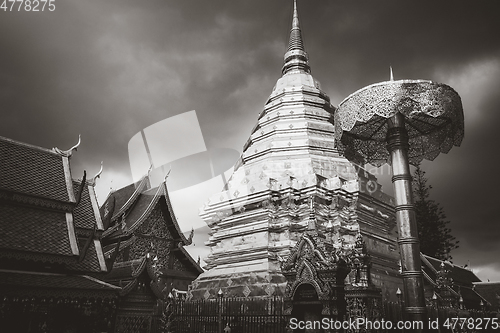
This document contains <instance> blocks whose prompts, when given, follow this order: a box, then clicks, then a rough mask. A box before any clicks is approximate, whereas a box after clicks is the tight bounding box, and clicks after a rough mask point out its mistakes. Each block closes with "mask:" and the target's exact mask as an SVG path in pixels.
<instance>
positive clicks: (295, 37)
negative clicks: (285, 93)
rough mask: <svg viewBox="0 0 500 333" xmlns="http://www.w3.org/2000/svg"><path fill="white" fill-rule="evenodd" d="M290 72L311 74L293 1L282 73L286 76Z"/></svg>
mask: <svg viewBox="0 0 500 333" xmlns="http://www.w3.org/2000/svg"><path fill="white" fill-rule="evenodd" d="M291 71H301V72H306V73H310V72H311V68H310V67H309V62H308V56H307V52H306V50H305V48H304V41H303V40H302V33H301V31H300V26H299V13H298V10H297V0H293V18H292V29H291V30H290V39H289V40H288V49H287V51H286V53H285V64H284V65H283V69H282V73H283V74H286V73H289V72H291Z"/></svg>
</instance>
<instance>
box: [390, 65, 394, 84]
mask: <svg viewBox="0 0 500 333" xmlns="http://www.w3.org/2000/svg"><path fill="white" fill-rule="evenodd" d="M389 68H390V70H391V81H394V74H392V66H389Z"/></svg>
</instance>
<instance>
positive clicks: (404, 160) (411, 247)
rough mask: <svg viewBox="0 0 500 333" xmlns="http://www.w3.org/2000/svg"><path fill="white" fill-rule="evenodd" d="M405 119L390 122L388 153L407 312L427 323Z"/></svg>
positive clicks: (395, 116)
mask: <svg viewBox="0 0 500 333" xmlns="http://www.w3.org/2000/svg"><path fill="white" fill-rule="evenodd" d="M404 121H405V120H404V117H403V115H402V114H401V113H396V114H395V115H394V116H392V117H391V118H389V120H388V123H387V124H388V130H387V150H388V151H389V153H390V158H391V162H392V163H391V169H392V184H393V186H394V196H395V201H396V205H395V210H396V221H397V223H398V231H399V239H398V243H399V250H400V253H401V269H402V273H401V275H402V276H403V285H404V298H405V304H406V306H405V310H406V313H407V315H408V316H409V319H410V320H418V321H422V322H423V323H424V325H427V323H426V318H427V317H426V308H425V298H424V284H423V275H422V270H421V263H420V243H419V240H418V231H417V221H416V216H415V208H414V206H413V195H412V193H413V191H412V185H411V181H412V178H411V174H410V165H409V163H408V133H407V131H406V129H405V126H404Z"/></svg>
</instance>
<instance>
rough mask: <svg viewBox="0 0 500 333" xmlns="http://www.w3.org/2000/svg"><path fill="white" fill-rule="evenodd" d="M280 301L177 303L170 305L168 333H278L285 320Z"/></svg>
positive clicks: (241, 300) (281, 299)
mask: <svg viewBox="0 0 500 333" xmlns="http://www.w3.org/2000/svg"><path fill="white" fill-rule="evenodd" d="M283 309H284V307H283V298H282V297H273V298H267V299H254V298H242V297H237V298H236V297H235V298H221V299H211V300H194V301H177V302H175V303H174V304H173V310H172V312H173V313H172V317H171V318H172V320H171V322H172V324H171V331H172V332H176V333H198V332H205V333H218V332H224V329H225V328H226V326H228V327H229V328H230V332H231V333H240V332H241V333H243V332H245V333H254V332H255V333H282V332H285V327H286V324H287V322H286V318H285V316H284V314H283Z"/></svg>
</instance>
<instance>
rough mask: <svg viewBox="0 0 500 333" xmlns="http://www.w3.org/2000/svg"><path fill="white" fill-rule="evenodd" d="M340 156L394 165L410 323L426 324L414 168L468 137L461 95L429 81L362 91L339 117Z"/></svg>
mask: <svg viewBox="0 0 500 333" xmlns="http://www.w3.org/2000/svg"><path fill="white" fill-rule="evenodd" d="M334 121H335V136H336V142H337V148H338V149H339V151H340V152H343V154H344V155H345V156H346V157H347V158H349V159H352V160H354V161H355V162H358V163H360V164H366V163H369V164H372V165H375V166H381V165H383V164H384V163H389V164H390V165H391V171H392V183H393V186H394V195H395V203H396V205H395V210H396V220H397V224H398V230H399V239H398V243H399V246H400V253H401V266H402V276H403V282H404V290H405V293H404V294H405V295H404V296H405V311H406V312H407V313H408V314H409V319H414V320H424V319H425V318H426V316H425V299H424V289H423V278H422V271H421V265H420V246H419V240H418V232H417V224H416V218H415V210H414V206H413V195H412V186H411V175H410V167H409V164H412V165H418V164H419V163H420V162H421V161H422V160H423V159H427V160H433V159H434V158H436V157H437V156H438V155H439V153H447V152H448V151H450V149H451V147H452V146H453V145H455V146H459V145H460V143H461V142H462V139H463V136H464V116H463V110H462V102H461V99H460V96H459V95H458V94H457V92H456V91H455V90H453V89H452V88H451V87H449V86H447V85H445V84H440V83H435V82H432V81H426V80H399V81H394V80H393V79H392V71H391V81H386V82H381V83H376V84H372V85H369V86H367V87H365V88H362V89H360V90H358V91H356V92H355V93H353V94H351V95H350V96H349V97H347V98H346V99H345V100H344V101H342V103H340V105H339V107H338V109H337V111H336V113H335V119H334Z"/></svg>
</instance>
